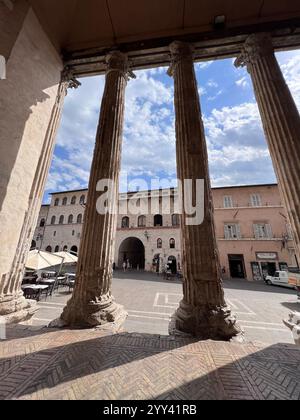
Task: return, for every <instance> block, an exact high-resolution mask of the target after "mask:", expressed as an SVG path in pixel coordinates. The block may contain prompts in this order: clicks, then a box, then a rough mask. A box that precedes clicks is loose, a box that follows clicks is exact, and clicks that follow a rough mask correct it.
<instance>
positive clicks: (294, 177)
mask: <svg viewBox="0 0 300 420" xmlns="http://www.w3.org/2000/svg"><path fill="white" fill-rule="evenodd" d="M235 65H236V67H240V66H247V69H248V72H249V73H250V75H251V78H252V82H253V86H254V91H255V96H256V100H257V103H258V107H259V110H260V114H261V118H262V122H263V126H264V131H265V134H266V138H267V142H268V145H269V149H270V154H271V157H272V160H273V164H274V169H275V172H276V174H277V178H278V182H279V187H280V190H281V193H282V197H283V200H284V204H285V207H286V209H287V213H288V217H289V221H290V223H291V226H292V230H293V232H294V239H295V245H296V255H297V258H298V261H300V116H299V112H298V110H297V107H296V104H295V102H294V99H293V97H292V95H291V92H290V90H289V88H288V86H287V84H286V82H285V79H284V77H283V74H282V72H281V69H280V67H279V64H278V62H277V60H276V57H275V54H274V48H273V45H272V38H271V36H270V35H269V34H267V33H260V34H253V35H251V36H250V37H249V38H248V39H247V41H246V43H245V45H244V48H243V50H242V52H241V55H240V56H239V57H238V58H237V60H236V62H235Z"/></svg>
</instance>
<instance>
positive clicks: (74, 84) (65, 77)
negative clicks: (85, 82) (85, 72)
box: [61, 66, 81, 89]
mask: <svg viewBox="0 0 300 420" xmlns="http://www.w3.org/2000/svg"><path fill="white" fill-rule="evenodd" d="M61 82H62V83H65V85H66V89H77V88H79V86H81V83H80V82H79V80H77V79H76V77H75V76H74V73H73V71H72V70H71V69H70V68H69V67H68V66H67V67H65V68H64V69H63V71H62V74H61Z"/></svg>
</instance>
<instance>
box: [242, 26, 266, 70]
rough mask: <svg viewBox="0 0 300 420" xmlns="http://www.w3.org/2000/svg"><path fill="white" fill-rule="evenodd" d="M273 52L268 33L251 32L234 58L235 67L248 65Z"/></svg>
mask: <svg viewBox="0 0 300 420" xmlns="http://www.w3.org/2000/svg"><path fill="white" fill-rule="evenodd" d="M273 52H274V48H273V43H272V37H271V35H270V34H269V33H265V32H262V33H258V34H252V35H250V36H249V37H248V38H247V40H246V42H245V44H244V46H243V48H242V51H241V54H240V55H239V56H238V58H237V59H236V60H235V63H234V65H235V66H236V67H245V66H247V67H248V66H249V65H250V64H253V63H256V62H257V61H259V60H260V59H261V58H263V57H265V56H267V55H270V54H273Z"/></svg>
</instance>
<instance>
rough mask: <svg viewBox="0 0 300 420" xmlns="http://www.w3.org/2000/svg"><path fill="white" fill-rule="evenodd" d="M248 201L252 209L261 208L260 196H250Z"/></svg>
mask: <svg viewBox="0 0 300 420" xmlns="http://www.w3.org/2000/svg"><path fill="white" fill-rule="evenodd" d="M250 201H251V206H252V207H261V196H260V195H259V194H252V195H251V197H250Z"/></svg>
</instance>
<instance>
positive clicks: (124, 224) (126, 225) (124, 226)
mask: <svg viewBox="0 0 300 420" xmlns="http://www.w3.org/2000/svg"><path fill="white" fill-rule="evenodd" d="M129 223H130V220H129V217H127V216H126V217H123V219H122V229H128V228H129Z"/></svg>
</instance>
